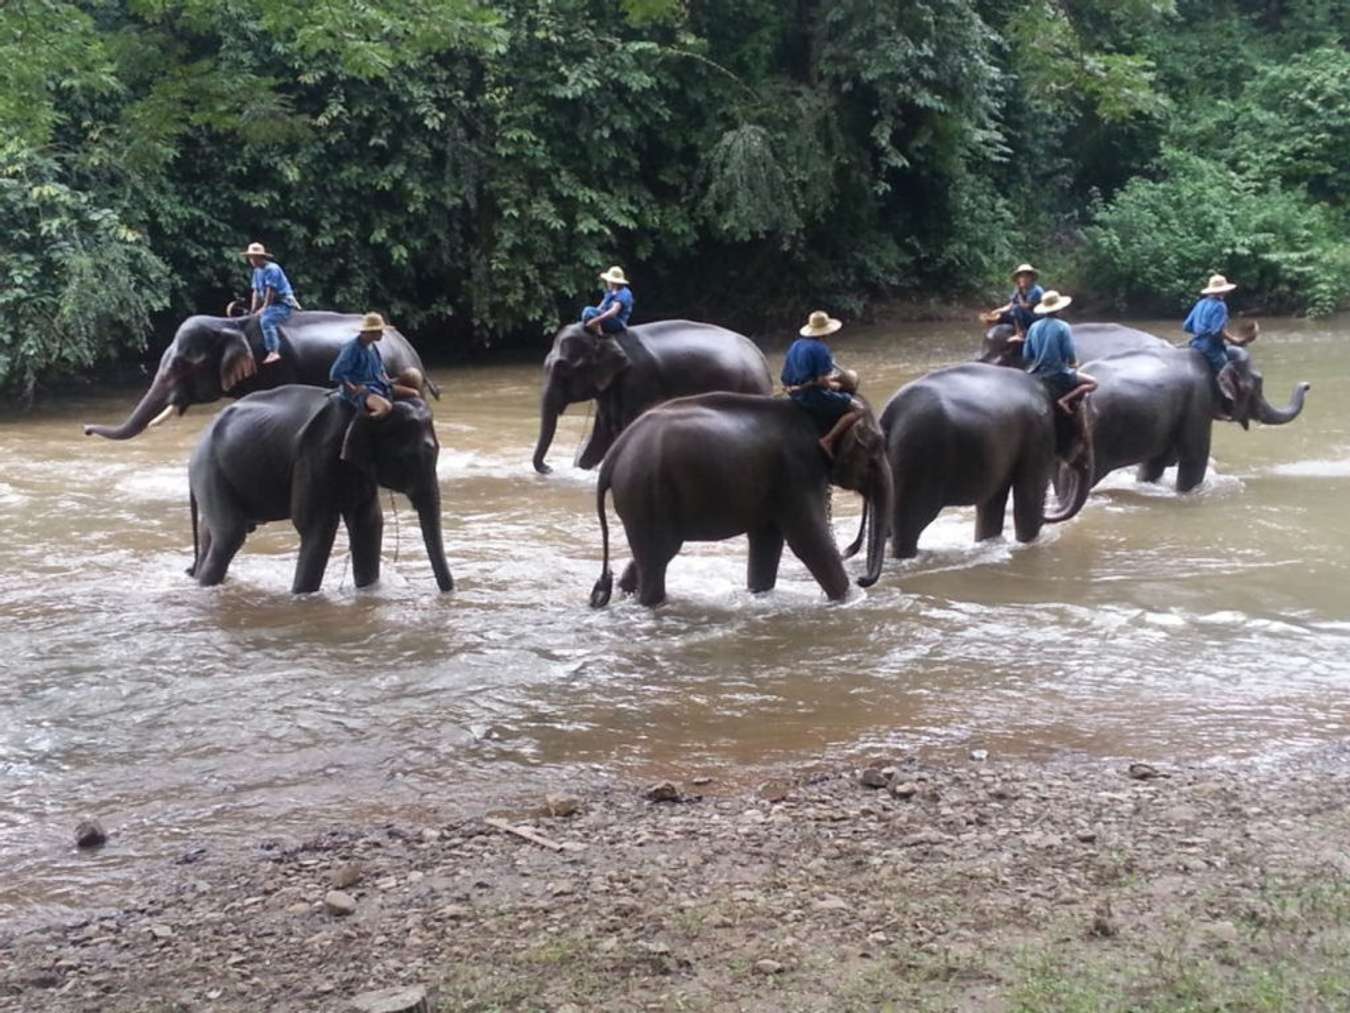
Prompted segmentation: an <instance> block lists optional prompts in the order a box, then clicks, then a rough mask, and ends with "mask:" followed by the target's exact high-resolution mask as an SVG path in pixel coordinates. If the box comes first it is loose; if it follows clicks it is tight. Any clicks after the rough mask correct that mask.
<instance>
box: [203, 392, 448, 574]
mask: <svg viewBox="0 0 1350 1013" xmlns="http://www.w3.org/2000/svg"><path fill="white" fill-rule="evenodd" d="M355 416H356V409H355V408H353V407H352V406H351V405H349V404H348V403H347V402H345V401H344V400H343V399H342V398H340V397H338V396H337V395H335V394H334V393H333V392H332V391H329V390H324V389H323V388H320V387H311V386H302V385H299V384H296V385H292V386H286V387H279V388H277V389H276V390H270V391H263V392H261V393H258V394H251V395H249V396H248V397H245V398H242V399H240V400H239V401H238V402H237V403H235V404H232V405H230V406H229V407H228V408H226V409H225V410H224V411H223V412H221V413H220V414H219V415H217V416H216V417H215V419H213V420H212V422H211V424H210V425H209V426H207V428H206V431H205V432H204V433H203V434H202V438H201V441H200V442H199V443H198V444H197V448H196V450H194V451H193V454H192V460H191V463H190V464H189V465H188V480H189V483H190V486H191V490H192V491H191V507H192V545H193V564H192V567H191V568H190V569H189V570H188V574H189V575H190V576H193V577H195V578H196V580H197V583H199V584H201V585H203V586H208V585H212V584H219V583H220V582H221V581H222V580H224V579H225V571H226V570H227V569H229V566H230V561H231V560H232V559H233V558H234V555H235V553H236V552H238V551H239V548H240V546H241V545H243V544H244V537H245V535H247V534H248V532H249V531H252V530H253V528H254V527H255V526H256V525H258V524H262V523H265V522H267V521H280V520H285V519H287V518H290V519H291V521H292V522H293V523H294V524H295V529H296V530H297V531H298V532H299V533H300V556H299V559H298V561H297V562H296V566H295V580H294V582H293V583H292V585H291V590H292V591H293V592H295V593H296V594H302V593H306V592H310V591H317V590H318V589H319V587H320V585H321V584H322V583H323V574H324V570H325V568H326V567H327V565H328V556H329V554H330V553H331V552H332V549H333V538H334V536H335V535H336V534H337V526H338V521H339V520H342V521H344V522H345V523H346V525H347V534H348V537H349V541H350V544H351V561H352V576H353V579H354V581H355V584H356V586H357V587H365V586H366V585H368V584H372V583H374V582H375V581H376V580H378V579H379V576H380V543H381V535H382V532H383V529H384V514H383V512H382V511H381V509H380V501H379V488H380V487H384V488H386V489H393V490H395V491H397V492H402V493H405V494H406V495H407V496H408V499H409V500H410V501H411V502H412V505H413V508H414V509H415V510H416V511H417V516H418V519H419V521H420V522H421V526H422V539H423V542H424V543H425V544H426V550H427V558H428V559H429V560H430V561H431V568H432V570H433V571H434V572H435V574H436V583H437V585H438V586H439V587H440V589H441V590H442V591H449V590H451V589H452V587H453V586H454V584H453V581H452V579H451V577H450V567H449V566H448V565H447V563H446V561H445V549H444V546H443V544H442V539H441V495H440V486H439V484H438V482H437V480H436V458H437V457H438V456H439V453H440V447H439V444H438V443H437V442H436V432H435V429H434V428H433V426H432V422H431V411H430V409H428V408H427V406H426V403H425V402H423V401H420V400H410V401H397V402H395V403H394V408H393V411H392V412H390V413H389V415H387V416H386V417H385V418H383V419H381V420H378V421H374V420H370V419H368V418H367V417H365V416H362V418H361V419H359V420H357V421H356V422H355V423H353V421H352V420H353V419H354V418H355ZM349 425H350V426H351V431H350V435H348V427H349ZM344 440H345V441H346V446H347V459H346V460H343V459H342V450H343V444H344Z"/></svg>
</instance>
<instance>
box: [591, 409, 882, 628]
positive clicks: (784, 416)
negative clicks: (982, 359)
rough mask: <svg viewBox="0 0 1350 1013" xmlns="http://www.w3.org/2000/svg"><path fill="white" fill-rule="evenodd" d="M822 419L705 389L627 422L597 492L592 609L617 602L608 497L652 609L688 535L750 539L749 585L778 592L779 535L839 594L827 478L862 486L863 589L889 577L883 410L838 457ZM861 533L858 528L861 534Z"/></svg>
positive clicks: (623, 582)
mask: <svg viewBox="0 0 1350 1013" xmlns="http://www.w3.org/2000/svg"><path fill="white" fill-rule="evenodd" d="M819 439H820V432H819V430H818V429H817V427H816V423H815V422H814V420H813V419H812V418H811V417H810V416H809V415H808V414H807V413H806V412H805V411H804V410H803V409H802V408H800V407H798V406H797V405H796V404H794V403H793V402H792V401H789V400H787V399H784V398H774V397H767V396H765V395H761V394H728V393H720V392H719V393H712V394H700V395H697V396H695V397H685V398H678V399H675V400H673V401H667V402H665V403H664V404H660V405H657V406H656V407H654V408H651V409H649V410H648V411H647V412H645V413H644V414H643V415H642V416H641V417H640V418H639V419H637V421H635V422H634V423H633V424H632V425H630V426H629V427H628V428H627V429H625V430H624V431H623V433H622V434H621V435H620V436H619V438H618V439H617V440H615V441H614V446H613V447H612V448H611V449H610V451H609V453H608V454H607V455H606V456H605V461H604V464H603V465H602V466H601V469H600V477H599V484H598V488H597V492H596V512H597V513H598V514H599V517H600V533H601V537H602V539H603V543H604V562H603V566H602V570H601V575H600V579H599V580H598V581H597V582H596V584H595V587H594V589H593V590H592V592H591V606H592V607H594V608H600V607H603V606H604V605H606V604H608V603H609V599H610V594H611V591H612V590H613V575H612V574H611V572H610V567H609V520H608V518H607V516H606V512H605V495H606V494H607V493H608V492H609V491H610V490H611V489H612V490H613V492H614V509H615V511H616V512H617V513H618V515H619V517H620V518H621V519H622V521H623V525H624V530H625V532H626V533H627V536H628V544H629V547H630V548H631V550H632V554H633V559H632V562H630V563H629V565H628V568H627V569H626V570H625V571H624V574H623V576H622V578H621V579H620V581H619V587H620V589H621V590H623V591H625V592H629V593H632V592H634V591H636V592H637V595H638V600H639V602H640V603H641V604H643V605H646V606H653V605H658V604H660V603H661V602H663V601H664V600H665V598H666V567H667V566H668V565H669V564H670V561H671V560H672V559H673V558H674V557H675V555H676V554H677V553H678V552H679V551H680V547H681V545H682V544H683V543H684V542H685V541H721V540H722V539H726V538H732V537H734V536H736V535H739V534H746V535H748V536H749V539H750V561H749V568H748V579H747V584H748V586H749V588H750V590H751V591H752V592H761V591H768V590H771V589H772V588H773V586H774V584H775V583H776V582H777V579H778V563H779V560H780V558H781V556H782V554H783V543H784V542H785V541H786V542H787V544H788V546H789V547H790V548H791V549H792V551H793V552H794V553H795V554H796V556H797V558H798V559H800V560H801V561H802V562H803V563H805V564H806V567H807V569H809V570H810V571H811V575H812V576H813V577H815V579H816V582H817V583H819V584H820V586H821V588H822V589H823V590H824V591H825V593H826V595H828V596H829V597H830V598H831V599H832V600H836V601H837V600H839V599H842V598H844V597H845V595H846V594H847V593H848V583H849V582H848V575H847V574H846V573H845V572H844V564H843V561H842V558H841V556H840V554H839V549H838V546H837V545H836V544H835V540H834V533H833V531H832V530H831V527H830V520H829V508H828V496H829V487H830V485H831V484H834V485H838V486H840V487H841V488H845V489H852V490H855V491H857V492H859V493H861V494H862V496H863V499H864V503H865V505H866V508H867V513H868V514H870V516H871V517H872V518H873V520H872V525H871V532H870V537H869V540H868V551H867V569H866V573H865V574H864V575H863V576H862V577H859V578H858V584H859V585H860V586H861V587H870V586H871V585H873V584H874V583H876V580H877V577H878V576H879V575H880V573H881V565H882V556H883V554H884V550H885V542H886V518H887V517H888V516H889V509H888V508H889V503H890V499H889V497H890V490H891V476H890V468H889V467H888V466H887V463H886V454H885V445H884V443H883V441H882V437H881V430H880V429H879V428H878V426H877V421H876V417H875V416H874V415H873V414H872V412H871V410H870V409H868V410H867V411H866V412H865V414H864V417H863V418H862V419H860V420H859V421H858V422H857V423H856V424H855V425H854V426H853V427H852V428H851V429H850V430H849V431H848V433H847V434H846V435H845V436H844V437H843V438H842V440H841V441H840V444H839V449H838V452H837V454H836V455H835V458H834V461H833V463H831V462H829V461H827V459H826V458H825V456H824V454H823V453H822V452H821V449H820V445H819V443H818V442H817V441H818V440H819ZM861 540H862V533H861V532H860V534H859V541H860V542H861Z"/></svg>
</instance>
